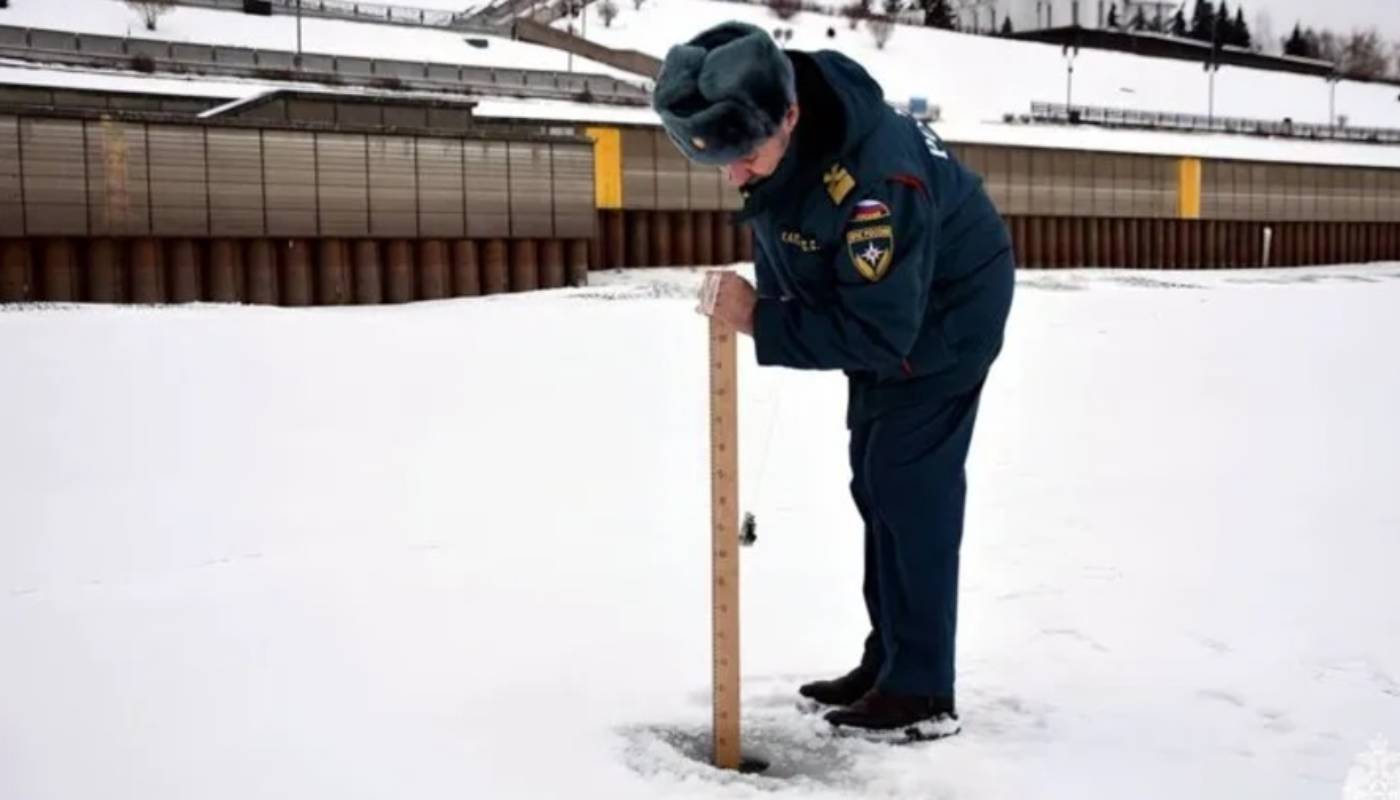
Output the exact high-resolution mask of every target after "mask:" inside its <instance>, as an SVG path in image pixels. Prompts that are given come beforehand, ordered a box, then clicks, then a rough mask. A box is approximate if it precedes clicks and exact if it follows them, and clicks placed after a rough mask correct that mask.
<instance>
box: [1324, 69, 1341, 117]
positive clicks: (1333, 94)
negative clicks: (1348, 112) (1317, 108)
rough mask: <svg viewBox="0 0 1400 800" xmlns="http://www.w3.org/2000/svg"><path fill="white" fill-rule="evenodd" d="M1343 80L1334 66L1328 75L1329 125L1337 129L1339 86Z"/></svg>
mask: <svg viewBox="0 0 1400 800" xmlns="http://www.w3.org/2000/svg"><path fill="white" fill-rule="evenodd" d="M1341 80H1342V74H1341V73H1340V72H1339V71H1338V70H1337V65H1336V64H1333V65H1332V71H1331V72H1330V73H1328V74H1327V124H1328V126H1330V127H1332V128H1335V127H1337V84H1338V83H1340V82H1341Z"/></svg>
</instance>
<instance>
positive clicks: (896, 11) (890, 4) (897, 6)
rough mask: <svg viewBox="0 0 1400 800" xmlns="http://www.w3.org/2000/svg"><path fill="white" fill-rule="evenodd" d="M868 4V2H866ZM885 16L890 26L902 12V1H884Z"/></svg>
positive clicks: (868, 0) (867, 0)
mask: <svg viewBox="0 0 1400 800" xmlns="http://www.w3.org/2000/svg"><path fill="white" fill-rule="evenodd" d="M866 2H867V3H868V2H870V0H866ZM884 5H885V16H887V17H889V18H890V24H894V21H895V20H897V19H899V15H900V13H901V12H903V11H904V0H885V3H884Z"/></svg>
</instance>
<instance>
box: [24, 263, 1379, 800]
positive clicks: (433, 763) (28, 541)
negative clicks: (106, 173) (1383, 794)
mask: <svg viewBox="0 0 1400 800" xmlns="http://www.w3.org/2000/svg"><path fill="white" fill-rule="evenodd" d="M597 277H598V280H597V282H596V285H594V286H591V287H588V288H583V289H575V290H567V291H556V292H541V293H534V294H529V295H516V296H496V297H493V298H486V299H470V300H457V301H445V302H438V303H432V304H417V305H411V306H399V307H385V308H373V309H366V308H345V309H309V310H287V309H270V308H239V307H220V306H192V307H182V308H165V309H151V308H140V307H111V308H98V307H33V308H20V309H15V308H14V307H9V308H3V307H0V308H3V310H0V374H3V375H4V376H5V383H6V388H5V391H4V392H2V393H0V419H4V420H6V421H7V422H8V424H7V426H6V433H5V438H4V446H3V447H0V505H3V507H4V509H5V517H4V522H3V525H2V526H0V642H3V643H4V657H3V658H0V797H3V798H6V800H72V799H73V798H102V800H187V798H201V799H202V800H221V799H223V798H228V799H229V800H254V799H255V798H283V797H295V798H303V799H304V800H315V799H317V798H335V800H354V799H355V798H376V799H381V798H387V797H402V798H413V799H414V800H433V799H434V798H454V800H460V798H464V797H470V798H493V799H495V798H562V797H570V798H592V797H596V798H608V800H625V799H626V798H647V799H648V800H650V799H651V798H657V797H667V798H740V797H771V798H793V799H794V800H813V799H814V798H857V797H862V798H873V797H898V798H915V797H917V798H951V797H958V798H1024V797H1065V798H1071V797H1072V798H1100V797H1102V798H1114V799H1115V800H1117V799H1119V798H1125V797H1132V798H1171V800H1180V798H1183V797H1212V798H1215V797H1218V798H1239V797H1268V798H1305V797H1306V798H1332V797H1340V796H1341V787H1342V781H1343V779H1344V777H1345V776H1346V773H1347V769H1348V766H1349V765H1350V763H1351V759H1352V756H1353V755H1354V754H1356V753H1358V752H1360V751H1361V750H1363V748H1364V747H1365V745H1366V743H1367V742H1368V741H1370V739H1371V738H1372V737H1373V736H1374V735H1376V734H1378V733H1380V734H1386V735H1388V736H1389V737H1390V739H1391V740H1392V741H1395V740H1397V739H1400V605H1397V604H1396V603H1395V592H1394V586H1395V583H1394V582H1395V567H1396V563H1397V559H1400V537H1397V536H1396V533H1397V530H1400V507H1398V506H1397V502H1396V499H1395V485H1396V477H1397V475H1400V427H1398V426H1397V422H1396V415H1395V409H1396V407H1397V405H1400V371H1397V370H1395V369H1394V368H1393V364H1394V361H1395V353H1394V347H1395V342H1396V341H1400V316H1397V315H1396V314H1395V313H1394V310H1395V308H1396V307H1397V303H1400V264H1387V265H1373V266H1369V267H1348V268H1333V269H1318V270H1298V271H1286V272H1285V271H1275V272H1270V271H1254V272H1210V273H1167V272H1094V271H1075V272H1033V273H1024V274H1022V275H1021V276H1020V281H1019V292H1018V296H1017V300H1016V307H1015V310H1014V312H1013V315H1012V320H1011V326H1010V329H1009V340H1008V345H1007V349H1006V353H1005V355H1004V357H1003V360H1002V361H1001V362H1000V363H999V365H998V366H997V368H996V371H995V373H994V375H993V377H992V380H991V382H990V384H989V385H988V389H987V392H986V395H985V400H984V406H983V414H982V417H981V419H980V421H979V429H978V433H977V437H976V441H975V443H974V446H973V456H972V459H971V463H970V465H969V472H970V483H971V490H970V491H971V494H970V501H969V513H968V531H967V536H966V546H965V549H964V561H963V565H964V567H963V569H964V571H963V591H962V624H961V638H960V654H959V662H960V670H961V671H960V683H959V692H960V698H959V699H960V705H961V708H962V711H963V714H964V733H963V734H962V735H961V736H959V737H956V738H954V739H951V740H948V741H945V742H940V743H936V744H932V745H929V746H925V747H914V748H903V749H891V748H887V747H884V746H877V745H872V744H867V743H863V742H858V741H850V740H839V741H832V740H829V739H827V738H825V737H823V736H822V735H821V734H820V732H819V731H818V730H817V723H816V722H815V721H814V720H813V719H812V718H809V717H802V716H800V715H799V714H798V713H797V712H795V711H794V710H793V705H792V700H793V690H794V688H795V686H796V685H797V684H798V683H799V682H800V681H801V680H803V679H806V678H810V677H812V676H818V675H827V674H831V673H834V672H835V671H837V670H843V669H845V668H847V667H849V666H850V665H851V663H852V660H853V659H854V658H855V656H856V652H857V648H858V646H859V642H860V639H861V637H862V635H863V633H864V631H865V620H864V610H863V607H862V605H861V601H860V588H859V585H860V579H859V575H860V562H861V537H860V532H859V528H858V523H857V518H856V516H855V513H854V511H853V509H852V507H851V504H850V503H849V501H848V499H847V497H846V483H847V480H848V474H847V468H846V458H845V447H846V433H845V431H844V430H843V427H842V422H843V417H842V413H843V402H844V386H843V384H842V381H841V379H840V378H839V376H836V375H831V374H804V373H797V372H790V371H784V370H769V369H758V368H756V367H755V366H754V365H753V364H752V350H751V348H750V347H749V346H748V345H747V344H745V345H744V346H743V347H742V349H741V357H742V361H743V363H742V372H741V396H742V412H741V414H742V419H741V431H742V442H743V445H742V447H741V453H742V464H743V473H742V475H743V492H744V501H743V502H744V505H745V507H747V508H750V509H753V510H754V511H756V512H757V514H758V518H759V528H758V532H759V541H758V544H757V545H756V546H755V547H754V548H752V549H747V550H744V551H743V559H744V564H743V592H744V608H743V614H742V618H743V625H744V653H743V665H744V675H745V704H746V705H745V724H746V731H747V734H746V735H747V737H748V742H749V746H750V748H751V749H752V750H754V751H756V752H759V753H762V754H764V755H767V756H768V757H770V758H771V759H772V760H773V761H774V768H773V770H772V771H771V774H770V775H769V776H767V777H738V776H733V775H728V774H725V775H721V774H717V773H716V772H715V771H713V770H711V769H710V768H709V767H707V766H705V765H704V764H702V763H700V762H699V761H697V760H696V759H695V758H694V757H693V756H694V755H695V754H697V753H700V752H702V751H703V750H704V749H705V732H706V730H707V729H708V718H709V708H708V686H709V674H710V673H709V661H708V657H709V597H708V583H707V576H708V568H709V564H708V558H709V529H708V524H707V519H706V515H707V513H708V483H707V456H706V454H707V449H706V448H707V439H706V436H707V433H706V431H707V425H706V405H705V403H706V397H707V395H706V367H705V360H706V359H705V342H706V339H705V326H704V323H703V321H702V320H701V319H700V318H698V317H697V316H696V315H695V314H694V313H693V308H694V304H695V301H694V299H693V296H692V293H693V291H694V287H695V285H696V283H697V279H698V276H697V274H696V273H692V272H688V271H683V270H680V271H671V272H631V273H620V274H607V275H600V276H597Z"/></svg>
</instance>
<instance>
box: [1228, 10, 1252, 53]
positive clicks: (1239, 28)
mask: <svg viewBox="0 0 1400 800" xmlns="http://www.w3.org/2000/svg"><path fill="white" fill-rule="evenodd" d="M1230 35H1231V39H1232V41H1231V42H1230V44H1232V45H1234V46H1236V47H1243V48H1245V49H1246V50H1247V49H1249V47H1250V46H1251V45H1253V44H1254V37H1253V36H1250V35H1249V23H1247V22H1245V21H1244V6H1238V7H1236V8H1235V21H1234V22H1233V23H1232V24H1231V25H1230Z"/></svg>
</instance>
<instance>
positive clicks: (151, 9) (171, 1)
mask: <svg viewBox="0 0 1400 800" xmlns="http://www.w3.org/2000/svg"><path fill="white" fill-rule="evenodd" d="M126 4H127V5H128V6H130V7H131V9H132V10H134V11H135V12H136V13H137V14H140V15H141V21H142V22H144V23H146V30H148V31H153V30H155V29H156V20H159V19H160V18H161V17H162V16H164V15H166V14H169V13H170V12H171V11H173V10H174V9H175V0H126Z"/></svg>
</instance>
